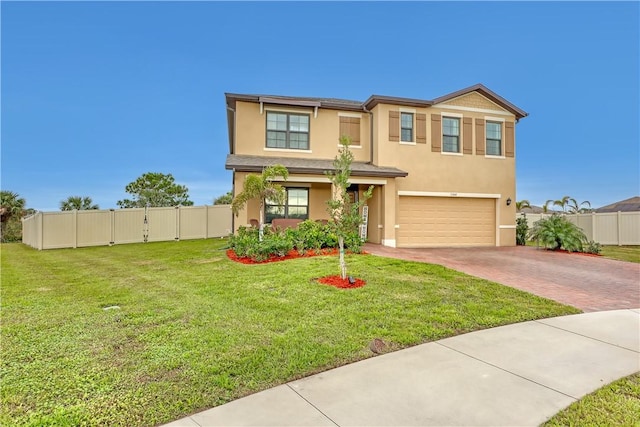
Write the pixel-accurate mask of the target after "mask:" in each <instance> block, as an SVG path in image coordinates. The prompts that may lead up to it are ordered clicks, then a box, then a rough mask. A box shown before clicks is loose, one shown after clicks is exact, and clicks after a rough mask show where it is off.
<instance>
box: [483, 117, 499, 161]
mask: <svg viewBox="0 0 640 427" xmlns="http://www.w3.org/2000/svg"><path fill="white" fill-rule="evenodd" d="M486 129H487V132H486V133H487V135H486V137H487V138H486V139H487V151H486V154H487V156H501V155H502V123H497V122H489V121H487V127H486Z"/></svg>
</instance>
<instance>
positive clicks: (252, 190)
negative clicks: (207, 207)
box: [231, 165, 289, 241]
mask: <svg viewBox="0 0 640 427" xmlns="http://www.w3.org/2000/svg"><path fill="white" fill-rule="evenodd" d="M277 177H282V179H284V180H285V181H286V180H287V178H289V171H288V170H287V168H285V167H284V166H282V165H273V166H267V167H266V168H264V170H263V171H262V174H260V175H257V174H249V175H247V176H246V177H245V179H244V184H243V185H242V191H241V192H240V194H238V195H237V196H236V197H234V198H233V201H232V202H231V211H232V212H233V213H234V214H235V215H236V216H238V214H239V213H240V211H241V210H242V209H243V208H244V207H245V205H246V204H247V202H248V201H249V200H253V199H258V201H259V203H260V208H259V215H260V220H259V223H260V231H259V236H260V241H262V237H263V235H264V209H263V208H264V203H265V200H269V201H271V202H273V203H274V204H276V205H283V204H284V199H285V197H286V192H285V189H284V187H283V186H282V185H280V184H278V183H276V182H273V180H274V179H275V178H277Z"/></svg>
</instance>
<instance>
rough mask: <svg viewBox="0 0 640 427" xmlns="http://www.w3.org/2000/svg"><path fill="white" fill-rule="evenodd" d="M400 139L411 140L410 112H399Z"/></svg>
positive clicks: (411, 115)
mask: <svg viewBox="0 0 640 427" xmlns="http://www.w3.org/2000/svg"><path fill="white" fill-rule="evenodd" d="M400 141H404V142H413V114H412V113H400Z"/></svg>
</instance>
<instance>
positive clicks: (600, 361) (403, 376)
mask: <svg viewBox="0 0 640 427" xmlns="http://www.w3.org/2000/svg"><path fill="white" fill-rule="evenodd" d="M638 371H640V309H633V310H630V309H628V310H616V311H605V312H595V313H587V314H578V315H572V316H563V317H556V318H551V319H543V320H537V321H530V322H523V323H519V324H514V325H508V326H503V327H499V328H493V329H486V330H483V331H478V332H472V333H468V334H464V335H459V336H456V337H452V338H447V339H443V340H440V341H435V342H431V343H427V344H422V345H418V346H415V347H411V348H408V349H405V350H401V351H397V352H394V353H388V354H384V355H381V356H377V357H373V358H370V359H366V360H363V361H361V362H357V363H353V364H350V365H346V366H342V367H340V368H336V369H333V370H330V371H326V372H323V373H320V374H317V375H313V376H311V377H308V378H304V379H301V380H298V381H293V382H290V383H288V384H284V385H281V386H278V387H275V388H272V389H269V390H266V391H263V392H260V393H256V394H253V395H250V396H247V397H245V398H242V399H238V400H235V401H233V402H230V403H228V404H226V405H222V406H218V407H216V408H213V409H209V410H207V411H204V412H201V413H198V414H194V415H191V416H190V417H187V418H183V419H181V420H178V421H175V422H172V423H170V424H167V425H166V426H171V427H176V426H190V427H195V426H336V425H337V426H381V425H386V426H399V425H403V426H429V425H431V426H449V425H463V426H480V425H491V426H498V425H509V426H514V425H518V426H537V425H539V424H540V423H542V422H544V421H546V420H547V419H549V418H550V417H551V416H553V415H554V414H555V413H557V412H558V411H560V410H561V409H563V408H565V407H566V406H568V405H570V404H571V403H573V402H575V401H576V400H578V399H580V398H581V397H583V396H584V395H586V394H588V393H590V392H592V391H594V390H596V389H598V388H600V387H602V386H603V385H605V384H608V383H610V382H612V381H614V380H616V379H618V378H621V377H624V376H627V375H630V374H632V373H635V372H638Z"/></svg>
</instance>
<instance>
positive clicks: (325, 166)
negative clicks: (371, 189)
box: [225, 154, 408, 178]
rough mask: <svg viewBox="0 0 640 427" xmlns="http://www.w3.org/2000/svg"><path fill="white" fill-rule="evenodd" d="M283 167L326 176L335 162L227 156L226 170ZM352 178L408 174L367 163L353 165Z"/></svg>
mask: <svg viewBox="0 0 640 427" xmlns="http://www.w3.org/2000/svg"><path fill="white" fill-rule="evenodd" d="M272 165H282V166H284V167H286V168H287V169H288V170H289V173H299V174H324V173H325V171H331V170H335V168H334V167H333V160H329V159H300V158H291V157H265V156H248V155H239V154H229V155H227V161H226V163H225V168H226V169H235V170H236V171H238V172H262V169H264V168H265V167H266V166H272ZM351 175H352V176H372V177H385V178H396V177H405V176H407V175H408V173H407V172H405V171H403V170H400V169H398V168H393V167H384V166H375V165H372V164H370V163H365V162H353V163H351Z"/></svg>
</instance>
